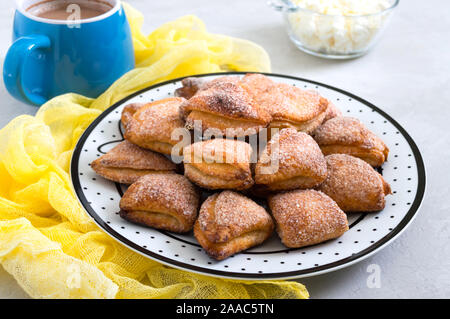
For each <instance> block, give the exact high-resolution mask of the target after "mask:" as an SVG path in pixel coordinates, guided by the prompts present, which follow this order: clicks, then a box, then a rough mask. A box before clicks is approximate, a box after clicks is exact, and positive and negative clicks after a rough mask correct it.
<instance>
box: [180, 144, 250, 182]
mask: <svg viewBox="0 0 450 319" xmlns="http://www.w3.org/2000/svg"><path fill="white" fill-rule="evenodd" d="M251 155H252V147H251V146H250V144H248V143H245V142H242V141H236V140H229V139H213V140H208V141H202V142H197V143H194V144H191V145H189V146H186V147H185V148H184V150H183V156H184V160H183V162H184V174H185V176H186V177H187V178H189V179H190V180H191V181H193V182H194V183H196V184H197V185H199V186H201V187H204V188H208V189H237V190H243V189H247V188H249V187H251V186H252V185H253V178H252V173H251V170H250V159H251Z"/></svg>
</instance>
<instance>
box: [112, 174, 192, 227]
mask: <svg viewBox="0 0 450 319" xmlns="http://www.w3.org/2000/svg"><path fill="white" fill-rule="evenodd" d="M198 205H199V192H198V189H197V188H196V187H195V186H194V185H193V184H192V183H191V182H190V181H189V180H188V179H187V178H186V177H184V176H183V175H178V174H150V175H145V176H143V177H141V178H140V179H138V180H137V181H136V182H135V183H133V184H132V185H131V186H130V187H129V188H128V189H127V191H126V192H125V193H124V194H123V196H122V199H121V200H120V216H121V217H122V218H124V219H126V220H128V221H131V222H134V223H137V224H142V225H145V226H149V227H153V228H157V229H164V230H169V231H172V232H176V233H185V232H188V231H190V230H191V229H192V227H193V225H194V222H195V219H196V218H197V210H198Z"/></svg>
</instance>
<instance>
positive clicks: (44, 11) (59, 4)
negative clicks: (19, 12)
mask: <svg viewBox="0 0 450 319" xmlns="http://www.w3.org/2000/svg"><path fill="white" fill-rule="evenodd" d="M111 9H112V6H111V5H110V4H109V3H107V2H102V1H97V0H78V1H77V0H69V1H68V0H46V1H42V2H38V3H36V4H34V5H32V6H30V7H29V8H28V9H27V11H28V12H29V13H30V14H32V15H34V16H36V17H39V18H44V19H53V20H68V19H73V17H74V14H79V20H84V19H90V18H94V17H97V16H99V15H102V14H104V13H106V12H108V11H109V10H111Z"/></svg>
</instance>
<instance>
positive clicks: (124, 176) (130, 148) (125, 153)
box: [91, 141, 176, 184]
mask: <svg viewBox="0 0 450 319" xmlns="http://www.w3.org/2000/svg"><path fill="white" fill-rule="evenodd" d="M91 167H92V169H93V170H94V171H95V172H96V173H97V174H98V175H100V176H102V177H104V178H106V179H109V180H112V181H114V182H117V183H123V184H132V183H134V182H135V181H137V180H138V179H139V178H140V177H142V176H144V175H147V174H153V173H170V172H173V171H175V169H176V165H175V164H174V163H172V162H171V161H170V160H169V159H167V158H166V157H164V156H163V155H161V154H158V153H155V152H152V151H149V150H146V149H143V148H140V147H139V146H137V145H134V144H132V143H130V142H128V141H123V142H121V143H120V144H118V145H117V146H115V147H114V148H113V149H111V150H110V151H109V152H108V153H107V154H105V155H102V156H100V157H99V158H97V159H96V160H95V161H93V162H92V163H91Z"/></svg>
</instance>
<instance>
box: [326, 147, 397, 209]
mask: <svg viewBox="0 0 450 319" xmlns="http://www.w3.org/2000/svg"><path fill="white" fill-rule="evenodd" d="M326 161H327V166H328V177H327V178H326V180H325V181H324V182H323V183H322V184H321V185H320V186H319V187H318V190H321V191H322V192H324V193H325V194H327V195H328V196H330V197H331V198H332V199H333V200H334V201H335V202H336V203H337V204H338V205H339V207H340V208H341V209H342V210H343V211H345V212H374V211H379V210H382V209H383V208H384V206H385V204H386V200H385V196H386V195H388V194H390V193H391V187H390V186H389V184H388V183H387V182H386V181H385V180H384V178H383V176H381V175H380V174H379V173H378V172H377V171H375V170H374V169H373V168H372V167H371V166H370V165H369V164H367V163H366V162H364V161H363V160H361V159H359V158H357V157H353V156H350V155H346V154H332V155H328V156H327V157H326Z"/></svg>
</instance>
